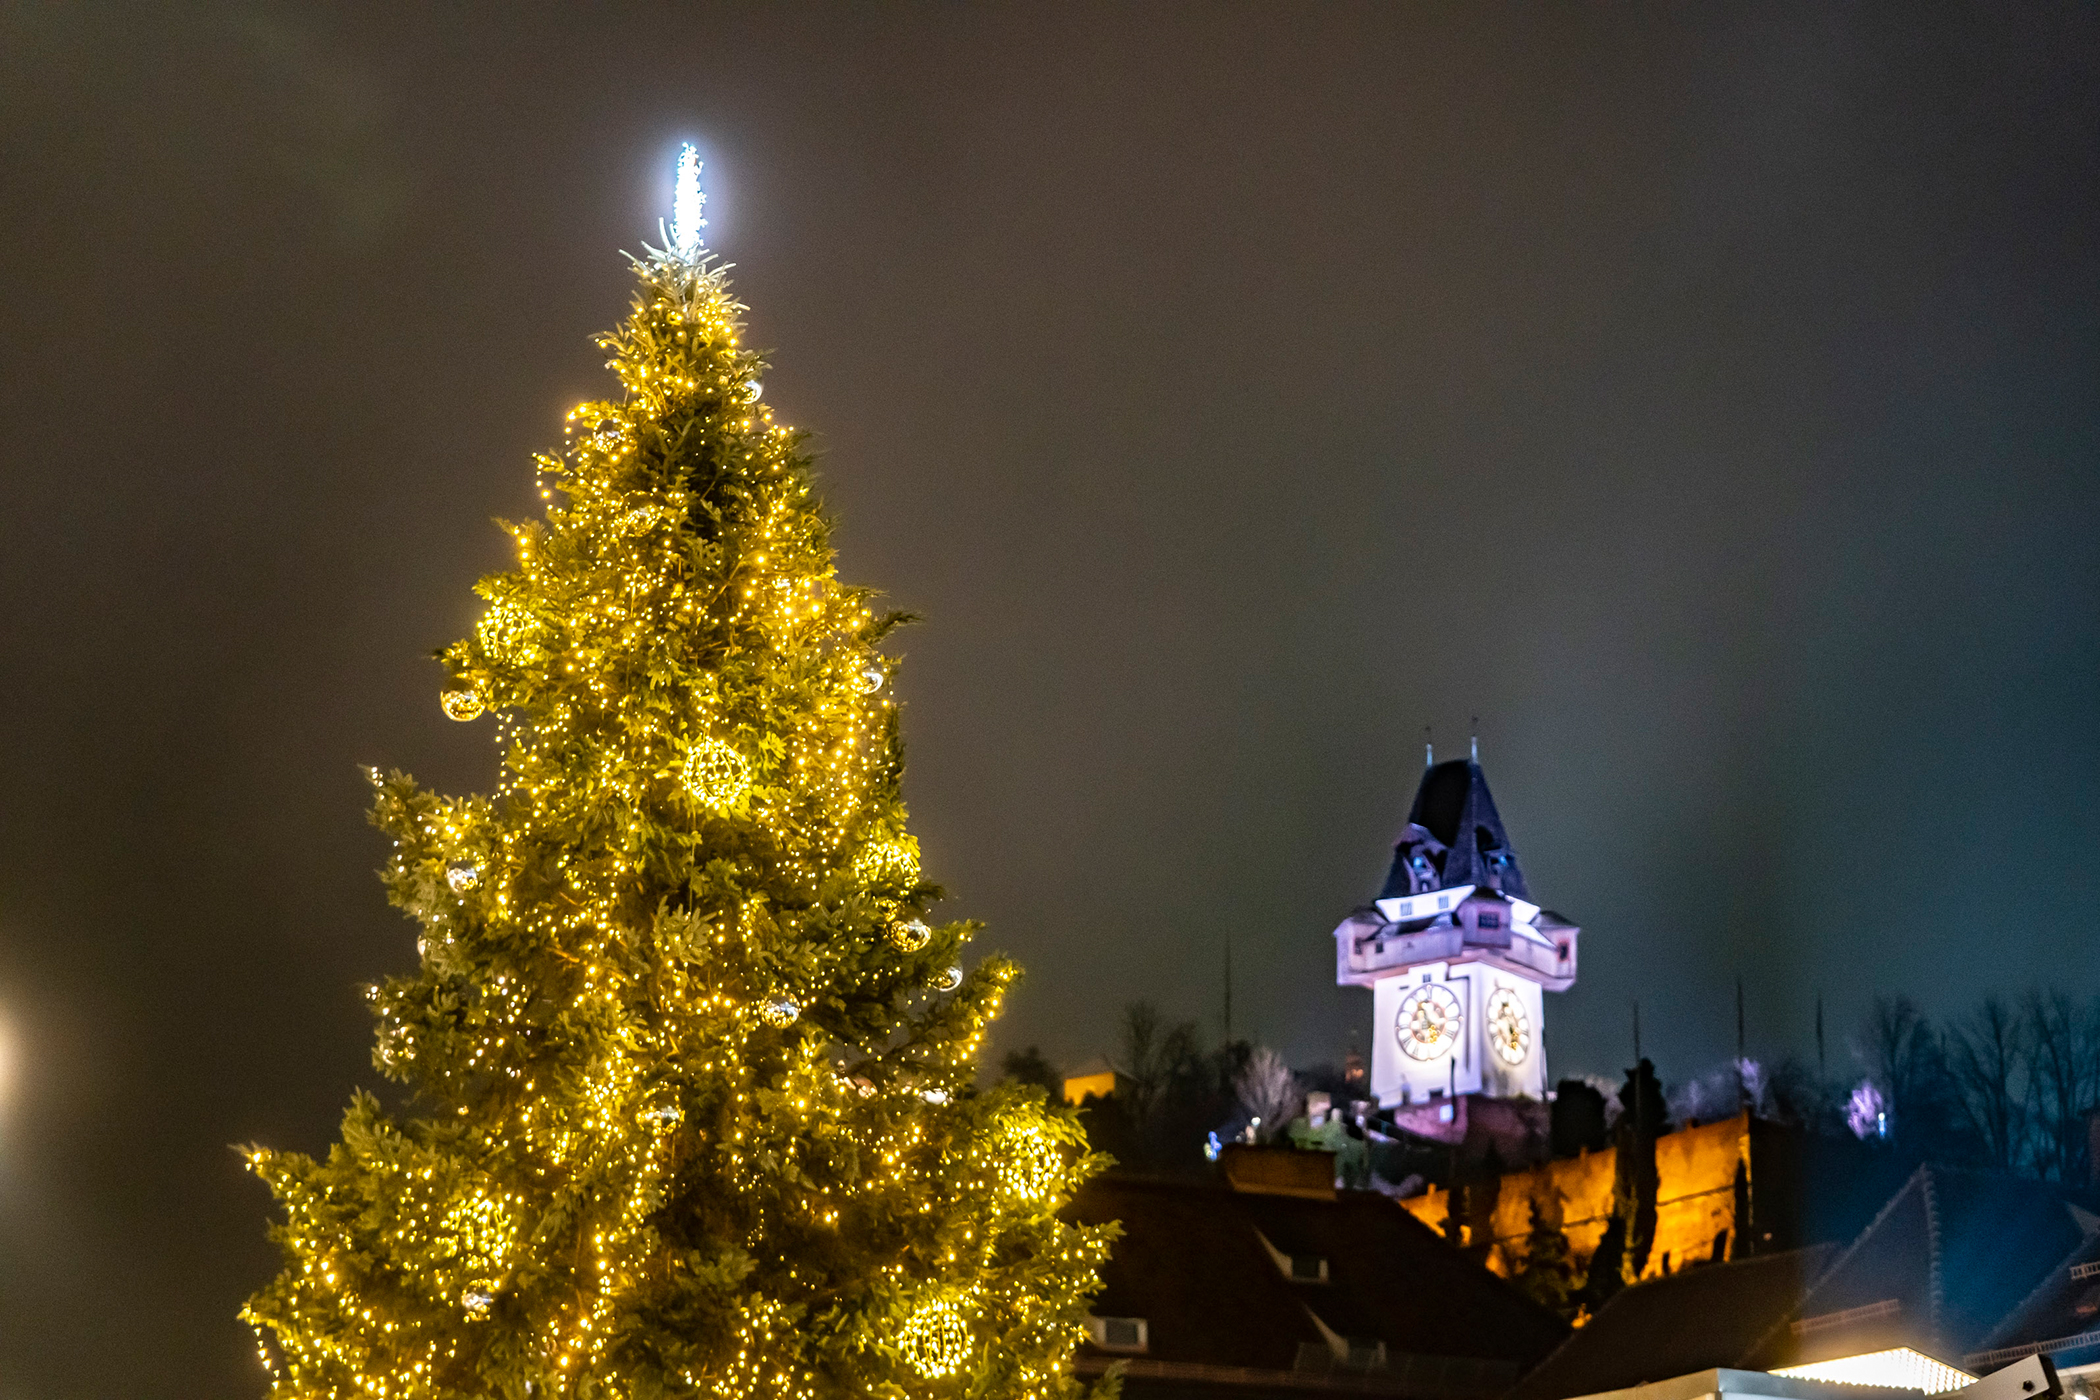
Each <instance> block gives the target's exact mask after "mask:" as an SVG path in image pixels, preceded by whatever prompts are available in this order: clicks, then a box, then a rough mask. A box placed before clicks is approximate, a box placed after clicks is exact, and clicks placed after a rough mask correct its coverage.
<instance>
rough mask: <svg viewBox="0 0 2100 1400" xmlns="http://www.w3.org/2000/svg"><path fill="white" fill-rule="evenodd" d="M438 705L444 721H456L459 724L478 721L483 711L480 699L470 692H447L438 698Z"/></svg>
mask: <svg viewBox="0 0 2100 1400" xmlns="http://www.w3.org/2000/svg"><path fill="white" fill-rule="evenodd" d="M438 704H439V706H441V707H442V708H443V709H444V711H445V718H446V719H456V720H459V721H460V722H461V723H465V722H466V721H467V720H470V719H480V718H481V711H482V709H483V706H482V703H481V697H480V696H479V695H476V694H475V693H474V692H473V691H471V690H448V691H446V692H445V693H444V694H442V695H440V696H438Z"/></svg>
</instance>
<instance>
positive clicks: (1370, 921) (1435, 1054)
mask: <svg viewBox="0 0 2100 1400" xmlns="http://www.w3.org/2000/svg"><path fill="white" fill-rule="evenodd" d="M1528 894H1529V892H1528V891H1527V890H1526V889H1525V887H1524V874H1523V871H1522V870H1520V869H1519V868H1518V866H1517V853H1516V852H1515V851H1514V850H1512V849H1511V848H1510V844H1509V836H1508V834H1507V833H1506V832H1504V831H1503V829H1502V818H1501V817H1500V816H1499V815H1498V814H1497V813H1496V811H1495V800H1494V798H1492V797H1490V796H1489V795H1488V786H1487V779H1486V778H1485V777H1483V776H1482V774H1481V771H1480V765H1479V764H1478V763H1477V762H1473V761H1471V760H1454V761H1452V762H1450V763H1437V764H1432V765H1431V766H1430V767H1429V768H1428V770H1427V771H1426V772H1424V773H1423V774H1422V786H1421V787H1420V788H1419V789H1417V790H1416V792H1415V805H1414V807H1413V809H1412V810H1411V811H1409V813H1408V815H1407V828H1406V830H1404V831H1402V832H1401V834H1400V839H1399V841H1398V842H1397V843H1396V844H1395V845H1394V847H1393V868H1392V873H1391V874H1389V875H1387V876H1386V881H1385V889H1384V891H1383V892H1382V893H1381V894H1380V895H1379V897H1378V898H1377V899H1375V900H1373V901H1372V902H1371V903H1370V904H1367V905H1365V906H1364V907H1363V908H1361V909H1358V910H1357V911H1356V912H1355V913H1353V914H1351V915H1350V916H1349V917H1348V918H1346V919H1344V920H1342V923H1341V926H1340V927H1339V928H1337V929H1335V931H1334V944H1335V980H1336V981H1337V982H1339V983H1340V984H1341V985H1343V986H1345V987H1369V988H1370V989H1371V992H1372V1006H1373V1014H1374V1016H1375V1018H1376V1020H1375V1024H1374V1026H1373V1032H1372V1038H1371V1045H1372V1050H1371V1092H1372V1094H1373V1095H1374V1096H1376V1098H1377V1100H1378V1103H1379V1106H1380V1107H1383V1108H1402V1107H1413V1106H1417V1105H1426V1104H1432V1103H1436V1102H1438V1101H1440V1100H1441V1101H1443V1102H1444V1103H1446V1104H1448V1103H1449V1102H1450V1101H1451V1100H1453V1099H1456V1098H1459V1097H1460V1096H1462V1095H1466V1094H1481V1095H1486V1096H1488V1097H1491V1098H1518V1097H1523V1098H1532V1099H1543V1098H1544V1097H1545V1096H1546V1086H1547V1082H1548V1081H1547V1078H1546V1050H1545V1040H1544V1030H1545V1005H1544V997H1543V995H1542V994H1543V993H1545V992H1564V991H1566V990H1567V989H1568V988H1570V987H1572V986H1574V985H1575V940H1576V937H1577V935H1578V934H1579V933H1580V932H1581V930H1580V929H1578V928H1576V927H1575V925H1574V924H1572V923H1569V922H1568V921H1567V920H1566V919H1563V918H1562V917H1561V916H1560V915H1558V914H1555V913H1552V912H1551V911H1549V910H1545V909H1541V908H1540V907H1539V906H1538V905H1536V904H1533V903H1532V902H1531V901H1530V899H1529V897H1528ZM1446 1117H1447V1121H1448V1113H1447V1115H1446Z"/></svg>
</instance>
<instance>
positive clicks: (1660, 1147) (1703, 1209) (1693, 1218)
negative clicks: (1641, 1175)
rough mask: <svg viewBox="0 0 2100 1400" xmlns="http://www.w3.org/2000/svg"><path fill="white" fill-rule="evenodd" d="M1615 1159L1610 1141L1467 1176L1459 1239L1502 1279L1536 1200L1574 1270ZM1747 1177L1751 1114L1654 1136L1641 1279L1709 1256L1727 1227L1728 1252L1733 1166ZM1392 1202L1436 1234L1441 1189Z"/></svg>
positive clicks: (1604, 1214)
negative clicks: (1492, 1173)
mask: <svg viewBox="0 0 2100 1400" xmlns="http://www.w3.org/2000/svg"><path fill="white" fill-rule="evenodd" d="M1615 1164H1616V1157H1615V1154H1614V1152H1613V1151H1612V1149H1610V1148H1606V1149H1605V1150H1604V1151H1602V1152H1586V1153H1584V1154H1583V1155H1582V1156H1580V1157H1570V1158H1566V1159H1564V1160H1561V1161H1557V1162H1546V1163H1543V1164H1542V1165H1540V1166H1536V1167H1533V1168H1532V1169H1531V1170H1529V1171H1522V1172H1512V1173H1510V1174H1509V1175H1508V1176H1505V1177H1502V1178H1501V1179H1500V1180H1499V1181H1491V1182H1472V1183H1468V1185H1467V1187H1466V1193H1465V1221H1464V1224H1463V1227H1462V1230H1463V1234H1464V1242H1465V1243H1466V1244H1467V1245H1469V1246H1475V1247H1477V1246H1480V1245H1483V1244H1484V1245H1485V1246H1486V1247H1487V1266H1488V1267H1489V1268H1490V1269H1492V1270H1494V1271H1495V1272H1496V1273H1498V1274H1501V1275H1503V1276H1504V1277H1505V1278H1506V1277H1508V1276H1509V1275H1511V1274H1513V1273H1515V1272H1516V1271H1517V1270H1518V1269H1519V1268H1521V1267H1523V1262H1524V1249H1525V1238H1526V1236H1528V1235H1529V1234H1530V1233H1531V1203H1532V1202H1533V1201H1534V1200H1535V1201H1537V1202H1538V1203H1539V1206H1540V1209H1541V1211H1542V1212H1543V1213H1544V1215H1545V1217H1546V1218H1547V1219H1548V1220H1554V1219H1555V1218H1556V1216H1557V1218H1558V1223H1559V1225H1560V1229H1561V1233H1562V1234H1564V1235H1566V1236H1567V1238H1568V1250H1569V1253H1570V1254H1571V1255H1572V1256H1573V1257H1574V1260H1575V1264H1576V1269H1577V1271H1578V1273H1579V1272H1580V1271H1582V1270H1586V1269H1587V1268H1588V1267H1589V1261H1590V1255H1591V1254H1592V1253H1594V1252H1595V1251H1596V1248H1597V1241H1598V1240H1599V1239H1601V1238H1602V1237H1603V1235H1604V1227H1605V1224H1606V1223H1607V1222H1608V1221H1609V1220H1610V1218H1611V1188H1612V1175H1613V1169H1614V1166H1615ZM1738 1164H1740V1165H1741V1167H1742V1171H1743V1174H1744V1179H1745V1182H1746V1184H1747V1182H1748V1179H1749V1173H1750V1170H1751V1166H1750V1118H1749V1115H1748V1114H1743V1115H1740V1116H1738V1117H1735V1118H1727V1119H1723V1120H1722V1121H1720V1122H1718V1123H1707V1124H1703V1125H1701V1126H1699V1127H1696V1128H1684V1129H1680V1130H1679V1131H1677V1132H1674V1133H1670V1134H1667V1135H1665V1136H1663V1137H1660V1138H1657V1139H1656V1140H1655V1169H1656V1174H1657V1176H1658V1177H1659V1178H1660V1179H1661V1188H1660V1190H1659V1191H1658V1192H1657V1198H1656V1209H1655V1248H1654V1249H1653V1250H1651V1251H1650V1252H1649V1255H1648V1265H1647V1268H1646V1269H1645V1271H1644V1272H1643V1273H1642V1277H1643V1278H1653V1277H1656V1276H1658V1275H1660V1274H1662V1273H1664V1272H1666V1271H1674V1270H1677V1269H1681V1268H1683V1267H1684V1266H1685V1265H1686V1264H1690V1263H1699V1262H1703V1261H1705V1260H1707V1259H1711V1258H1712V1257H1714V1249H1715V1242H1716V1239H1717V1238H1718V1237H1720V1236H1721V1235H1722V1232H1724V1231H1725V1232H1727V1239H1726V1241H1724V1242H1723V1252H1722V1257H1724V1258H1725V1257H1727V1253H1728V1250H1729V1248H1730V1247H1731V1246H1732V1243H1733V1241H1734V1239H1735V1230H1736V1218H1735V1214H1736V1169H1737V1166H1738ZM1400 1204H1401V1205H1403V1206H1405V1207H1406V1208H1407V1209H1408V1210H1409V1211H1411V1212H1413V1214H1414V1215H1415V1218H1416V1219H1418V1220H1420V1221H1422V1222H1423V1223H1424V1224H1426V1225H1428V1226H1429V1227H1430V1228H1431V1229H1434V1230H1436V1231H1438V1232H1439V1233H1442V1232H1443V1231H1444V1229H1445V1223H1446V1221H1447V1219H1448V1218H1449V1216H1450V1213H1451V1202H1450V1196H1449V1194H1448V1193H1447V1192H1445V1191H1443V1190H1432V1191H1429V1192H1427V1193H1426V1194H1424V1195H1420V1196H1412V1197H1409V1198H1408V1199H1406V1200H1404V1201H1402V1202H1401V1203H1400Z"/></svg>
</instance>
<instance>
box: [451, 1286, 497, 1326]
mask: <svg viewBox="0 0 2100 1400" xmlns="http://www.w3.org/2000/svg"><path fill="white" fill-rule="evenodd" d="M459 1304H460V1306H461V1307H463V1308H465V1309H466V1310H467V1316H468V1317H471V1318H473V1319H474V1320H475V1321H477V1322H478V1321H480V1320H481V1319H482V1318H484V1317H487V1316H488V1315H489V1309H490V1308H493V1307H494V1306H496V1298H495V1295H494V1294H491V1293H484V1292H483V1291H482V1290H480V1289H478V1288H470V1289H468V1290H467V1291H466V1292H465V1293H462V1294H461V1295H460V1298H459Z"/></svg>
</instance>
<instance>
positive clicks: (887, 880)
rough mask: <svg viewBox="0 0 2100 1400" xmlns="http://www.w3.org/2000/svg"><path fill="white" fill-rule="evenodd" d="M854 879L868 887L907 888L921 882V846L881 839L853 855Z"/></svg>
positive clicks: (911, 842)
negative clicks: (897, 886)
mask: <svg viewBox="0 0 2100 1400" xmlns="http://www.w3.org/2000/svg"><path fill="white" fill-rule="evenodd" d="M853 878H854V879H856V880H858V881H860V882H861V883H862V884H864V885H903V886H910V885H915V884H917V883H918V882H919V850H918V844H917V843H916V842H914V841H912V840H911V839H910V838H909V837H907V838H905V839H903V840H894V841H893V840H887V839H882V838H878V839H876V840H873V841H870V842H868V843H866V844H865V845H863V846H862V847H861V848H860V849H859V850H858V851H855V852H854V853H853Z"/></svg>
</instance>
